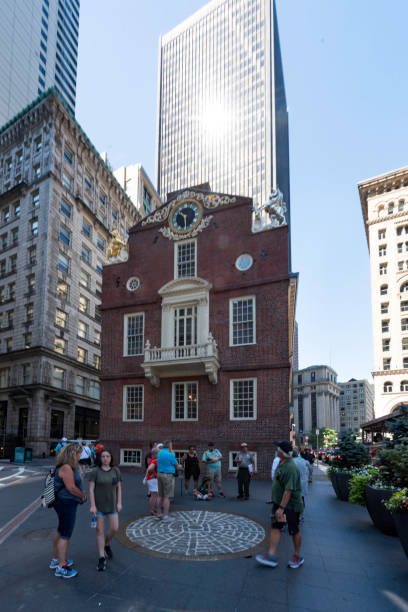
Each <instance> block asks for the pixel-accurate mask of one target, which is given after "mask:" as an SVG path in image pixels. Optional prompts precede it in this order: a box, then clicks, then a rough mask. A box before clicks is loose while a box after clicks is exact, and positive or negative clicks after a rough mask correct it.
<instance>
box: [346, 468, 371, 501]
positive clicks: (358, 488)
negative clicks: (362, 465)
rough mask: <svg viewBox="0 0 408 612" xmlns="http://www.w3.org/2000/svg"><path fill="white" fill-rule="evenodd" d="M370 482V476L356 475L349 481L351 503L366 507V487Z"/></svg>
mask: <svg viewBox="0 0 408 612" xmlns="http://www.w3.org/2000/svg"><path fill="white" fill-rule="evenodd" d="M369 481H370V474H354V475H353V476H352V477H351V478H350V480H349V490H350V492H349V502H351V503H352V504H359V505H360V506H365V505H366V496H365V487H366V484H368V482H369Z"/></svg>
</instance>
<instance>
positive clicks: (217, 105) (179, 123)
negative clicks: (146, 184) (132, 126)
mask: <svg viewBox="0 0 408 612" xmlns="http://www.w3.org/2000/svg"><path fill="white" fill-rule="evenodd" d="M159 56H160V57H159V61H160V65H159V84H158V117H157V159H156V162H157V167H156V172H157V189H158V192H159V193H160V195H161V197H162V198H164V197H165V195H166V194H167V193H169V192H173V191H176V190H178V189H182V188H185V187H187V186H189V185H199V184H203V183H209V184H210V185H211V188H212V189H213V190H214V191H217V192H224V193H236V194H239V195H242V196H248V197H251V198H253V201H254V204H258V205H259V204H261V203H265V202H266V201H267V200H268V197H269V194H270V192H271V189H272V188H274V187H278V188H279V189H280V191H281V192H282V193H283V196H284V201H285V203H286V206H287V213H286V220H287V222H288V224H289V144H288V115H287V108H286V97H285V87H284V81H283V71H282V61H281V54H280V45H279V35H278V27H277V20H276V10H275V3H274V1H273V0H213V1H212V2H210V3H209V4H207V5H206V6H204V7H203V8H202V9H201V10H199V11H197V12H196V13H194V15H192V16H191V17H189V18H188V19H186V20H185V21H184V22H183V23H181V24H180V25H178V26H177V27H176V28H174V29H173V30H172V31H171V32H169V33H168V34H166V35H165V36H163V37H162V38H161V40H160V49H159Z"/></svg>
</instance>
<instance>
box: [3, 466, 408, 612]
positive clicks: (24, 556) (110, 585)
mask: <svg viewBox="0 0 408 612" xmlns="http://www.w3.org/2000/svg"><path fill="white" fill-rule="evenodd" d="M177 485H178V486H177V495H176V500H175V503H174V505H173V509H174V511H177V512H180V513H182V514H183V513H186V515H187V511H188V510H194V511H196V512H201V513H205V512H207V511H208V512H209V511H216V512H219V513H225V512H228V513H233V514H237V515H241V516H244V517H247V518H248V519H253V520H254V524H256V525H260V526H261V527H262V525H265V529H266V525H267V524H268V522H269V521H268V517H269V514H270V508H271V507H270V506H269V505H266V504H265V500H266V499H268V498H269V496H270V483H268V482H253V483H252V484H251V499H250V500H249V501H239V500H236V499H235V496H236V481H235V480H226V481H225V482H224V490H225V492H226V494H227V496H228V498H227V499H226V500H224V499H221V498H217V499H215V500H212V501H211V502H194V501H193V500H192V497H191V495H190V496H189V497H186V496H184V495H183V496H182V497H181V496H180V486H179V483H177ZM123 486H124V510H123V512H122V514H121V519H120V520H121V524H122V527H123V526H124V525H127V524H131V523H132V522H135V519H137V517H140V516H141V515H145V514H146V512H147V498H146V495H145V488H144V487H143V486H142V484H141V477H140V476H139V475H134V474H125V475H124V483H123ZM6 491H8V495H12V487H10V488H8V489H3V490H2V491H1V495H2V496H4V494H5V492H6ZM1 499H2V497H0V502H1ZM20 509H21V508H20ZM209 514H211V512H209ZM187 516H188V515H187ZM177 520H178V519H175V523H174V524H175V525H176V523H177ZM221 522H223V521H221ZM55 524H56V516H55V513H54V511H53V510H38V511H37V512H36V513H35V514H33V515H32V516H31V517H30V518H29V519H28V520H27V521H26V522H25V523H24V524H23V525H21V526H20V528H19V529H18V530H17V531H15V532H14V533H13V534H12V535H11V536H10V537H9V538H8V539H7V540H6V541H5V542H4V543H3V544H2V545H1V546H0V553H1V554H0V589H1V593H2V594H1V604H2V605H1V609H2V611H4V612H14V611H15V610H30V611H31V610H33V609H34V610H38V612H48V611H50V612H51V611H52V612H56V611H58V612H65V611H68V610H75V612H77V611H85V610H90V611H91V610H105V611H109V612H139V611H140V612H160V611H162V612H164V611H167V612H169V611H177V612H187V611H188V612H244V611H245V612H255V611H258V610H268V611H271V612H307V611H313V612H328V611H329V612H355V611H358V612H365V611H367V612H368V611H370V612H380V611H381V612H388V611H390V612H391V611H393V612H408V559H407V558H406V557H405V555H404V553H403V550H402V547H401V545H400V543H399V541H398V539H396V538H393V537H389V536H384V535H382V534H381V533H380V532H379V531H377V530H376V529H375V528H374V527H373V526H372V524H371V520H370V518H369V516H368V513H367V511H366V509H365V508H361V507H359V506H354V505H352V504H349V503H347V502H340V501H338V500H337V499H336V498H335V496H334V493H333V491H332V488H331V485H330V483H329V481H328V480H327V478H326V476H325V474H324V472H323V471H320V470H319V472H318V473H316V474H315V479H314V482H313V484H312V485H311V486H310V492H309V496H308V497H307V504H306V513H305V522H304V524H303V528H302V531H303V536H304V539H303V555H304V557H305V563H304V565H303V566H302V567H301V568H300V569H298V570H291V569H289V568H288V567H287V561H288V559H289V557H290V555H291V553H292V547H291V541H290V538H289V537H288V535H287V533H285V534H283V536H282V542H281V547H280V550H279V558H280V565H279V566H278V567H277V568H275V569H271V568H265V567H262V566H259V565H258V564H257V563H256V562H255V559H254V556H253V553H252V552H251V551H249V552H248V554H246V553H245V551H241V553H240V556H238V557H235V558H226V559H225V560H211V561H201V560H194V561H190V560H189V561H186V560H182V561H181V560H174V559H172V558H171V554H167V553H164V554H165V555H166V556H165V557H160V556H152V555H151V554H145V553H141V552H140V550H135V549H134V548H132V547H130V546H129V545H126V546H123V545H122V544H121V543H119V542H114V543H113V550H114V553H115V559H114V560H113V561H112V562H108V570H107V571H106V572H97V571H96V569H95V568H96V562H97V555H96V548H95V532H94V530H91V529H90V527H89V515H88V513H87V509H86V508H79V512H78V520H77V525H76V528H75V532H74V535H73V538H72V541H71V545H70V555H71V556H72V557H73V558H74V559H75V567H76V568H77V569H78V570H79V572H80V573H79V576H78V577H77V578H75V579H72V580H60V579H57V578H55V577H54V575H53V572H52V571H51V570H50V569H48V564H49V559H50V551H51V540H50V538H51V537H52V529H53V528H54V527H55ZM221 528H222V529H223V528H224V527H223V525H221ZM122 532H124V530H123V529H122ZM254 533H255V532H254ZM236 534H237V538H239V533H238V532H236ZM222 538H223V536H222V534H221V535H220V536H219V540H220V542H222Z"/></svg>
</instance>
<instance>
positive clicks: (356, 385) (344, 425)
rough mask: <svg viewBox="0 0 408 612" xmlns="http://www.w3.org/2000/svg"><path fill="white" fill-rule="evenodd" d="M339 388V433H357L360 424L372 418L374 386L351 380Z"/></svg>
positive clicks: (363, 381)
mask: <svg viewBox="0 0 408 612" xmlns="http://www.w3.org/2000/svg"><path fill="white" fill-rule="evenodd" d="M338 384H339V387H340V431H341V432H343V431H352V432H353V433H359V432H360V429H361V424H362V423H366V422H367V421H371V420H372V419H373V418H374V385H372V384H370V383H369V382H368V380H356V379H355V378H351V379H350V380H349V381H348V382H344V383H338Z"/></svg>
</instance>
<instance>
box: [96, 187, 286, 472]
mask: <svg viewBox="0 0 408 612" xmlns="http://www.w3.org/2000/svg"><path fill="white" fill-rule="evenodd" d="M146 252H148V253H149V257H148V258H147V257H146V256H145V254H146ZM288 252H289V248H288V227H287V225H286V224H285V223H282V224H279V223H274V222H273V221H271V222H269V223H267V222H266V221H265V219H262V218H260V217H258V216H256V217H255V219H254V218H253V212H252V200H251V199H250V198H244V197H231V196H228V195H223V194H215V193H212V192H211V191H210V188H209V186H208V185H207V186H202V187H201V188H199V187H196V188H191V189H187V190H185V191H180V192H176V193H174V194H171V195H170V196H169V197H168V200H167V202H166V203H165V204H164V205H163V206H162V207H161V208H159V209H157V210H156V211H155V212H154V213H151V214H150V215H148V216H147V217H146V218H145V219H143V220H142V221H140V222H139V223H138V224H137V225H136V226H135V227H134V228H132V230H131V231H130V235H129V259H128V261H125V262H122V263H114V264H113V263H112V264H111V265H107V266H105V268H104V272H103V300H102V319H103V330H104V332H103V338H102V356H103V359H102V377H101V384H102V401H101V437H102V439H103V440H104V442H105V443H106V444H107V445H108V446H109V447H111V448H112V449H113V451H114V452H115V454H116V455H117V457H118V458H119V457H120V463H121V465H123V466H129V467H133V468H136V469H138V468H139V469H141V468H142V466H143V465H144V464H143V457H144V454H145V452H146V451H147V449H148V443H149V440H158V441H160V440H161V441H163V440H165V439H172V440H173V448H174V450H175V452H176V455H177V456H178V457H179V456H180V455H181V454H182V453H183V452H184V451H185V449H187V448H188V446H189V444H196V445H197V449H198V452H199V454H200V453H202V452H203V450H204V449H205V448H206V444H207V442H208V441H209V440H210V439H213V440H214V442H215V444H216V445H217V447H218V448H219V449H220V451H221V452H222V454H223V457H224V460H223V471H224V472H233V471H234V470H235V469H236V466H235V464H234V457H235V454H236V452H237V450H238V449H239V448H240V444H241V442H243V441H245V442H247V444H248V445H249V448H250V449H251V451H253V452H254V453H255V456H256V463H257V465H256V469H257V472H258V473H259V474H261V475H263V476H267V475H268V474H269V473H270V467H271V459H272V456H273V452H274V447H273V440H275V439H277V438H279V439H282V438H287V437H288V436H289V404H290V385H291V361H292V348H293V330H294V312H295V300H296V287H297V275H296V274H291V273H290V272H289V262H288V259H289V258H288Z"/></svg>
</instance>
